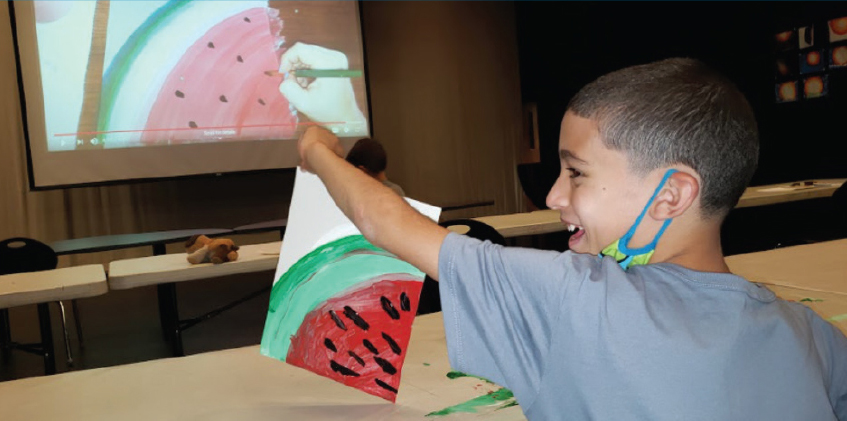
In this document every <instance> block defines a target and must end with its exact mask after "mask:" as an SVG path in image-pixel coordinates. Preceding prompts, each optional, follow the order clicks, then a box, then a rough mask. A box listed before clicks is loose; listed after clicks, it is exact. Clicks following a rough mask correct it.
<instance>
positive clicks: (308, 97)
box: [279, 42, 365, 123]
mask: <svg viewBox="0 0 847 421" xmlns="http://www.w3.org/2000/svg"><path fill="white" fill-rule="evenodd" d="M298 69H332V70H336V69H347V56H346V55H344V53H342V52H340V51H335V50H330V49H327V48H323V47H319V46H317V45H310V44H303V43H301V42H298V43H296V44H294V46H292V47H291V48H289V49H288V51H286V52H285V54H283V55H282V58H281V60H280V65H279V71H280V73H287V74H288V73H290V72H291V71H294V73H296V71H297V70H298ZM279 92H281V93H282V94H283V95H285V97H286V98H287V99H288V102H290V103H291V105H293V106H294V107H295V108H297V111H298V112H301V113H303V114H306V116H308V117H309V118H310V119H311V120H312V121H315V122H320V123H343V122H347V123H364V122H365V116H364V115H363V114H362V111H361V110H359V106H358V105H357V104H356V96H355V94H354V93H353V84H352V83H350V79H349V78H343V77H326V78H305V77H297V76H295V75H293V74H288V76H286V78H285V80H284V81H283V82H282V83H281V84H280V85H279Z"/></svg>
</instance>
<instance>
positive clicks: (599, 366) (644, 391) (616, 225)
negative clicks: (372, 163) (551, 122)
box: [299, 59, 847, 420]
mask: <svg viewBox="0 0 847 421" xmlns="http://www.w3.org/2000/svg"><path fill="white" fill-rule="evenodd" d="M757 136H758V135H757V131H756V126H755V119H754V117H753V113H752V111H751V109H750V107H749V105H748V103H747V101H746V100H745V99H744V97H743V95H742V94H741V93H740V92H738V90H737V89H736V88H735V87H734V86H733V85H732V84H731V83H730V82H728V81H726V80H725V79H723V78H722V77H720V76H719V75H717V74H715V73H713V72H712V71H710V70H709V69H707V68H706V67H705V66H703V65H702V64H701V63H699V62H697V61H694V60H688V59H670V60H665V61H660V62H656V63H651V64H647V65H641V66H634V67H629V68H626V69H623V70H619V71H617V72H613V73H611V74H609V75H606V76H603V77H601V78H599V79H598V80H596V81H594V82H592V83H591V84H589V85H587V86H586V87H585V88H583V89H582V90H581V91H580V92H579V93H578V94H577V95H576V97H575V98H573V100H572V101H571V103H570V105H569V109H568V111H567V113H566V114H565V117H564V119H563V120H562V127H561V134H560V140H559V149H560V150H559V153H560V158H561V164H562V174H561V176H560V177H559V179H558V180H557V182H556V184H555V185H554V187H553V188H552V190H551V191H550V194H549V195H548V198H547V203H548V206H550V207H551V208H553V209H557V210H559V212H560V213H561V219H562V223H564V224H567V225H568V228H569V229H570V230H571V231H574V232H575V233H574V234H573V235H572V236H571V239H570V243H569V244H570V248H571V251H568V252H565V253H556V252H548V251H537V250H528V249H518V248H504V247H500V246H495V245H492V244H490V243H481V242H479V241H477V240H474V239H471V238H466V237H464V236H461V235H457V234H454V233H448V232H447V231H446V230H444V229H443V228H440V227H439V226H437V225H435V224H434V223H432V222H431V221H429V220H428V219H426V218H425V217H423V216H421V215H419V214H417V213H416V212H414V211H413V210H412V209H411V208H410V207H408V206H407V205H406V204H405V203H404V202H403V201H402V200H400V199H399V198H397V197H396V195H394V194H393V193H391V192H390V191H389V190H388V189H386V188H384V186H382V185H381V184H379V183H377V182H375V181H374V180H372V179H370V178H368V177H364V176H363V175H362V174H361V173H360V172H359V171H357V170H356V169H355V168H353V167H351V166H349V165H346V164H344V163H343V160H341V159H340V158H338V157H337V156H336V154H335V153H334V152H333V150H337V146H336V145H337V140H336V139H335V137H334V136H332V135H331V134H330V133H328V132H326V131H323V130H319V129H317V130H316V129H310V130H309V131H308V132H306V134H305V135H304V136H303V138H301V141H300V145H299V148H300V154H301V157H302V158H303V164H304V167H305V168H306V169H307V170H309V171H313V172H315V173H317V174H318V175H319V176H320V177H321V179H322V180H323V181H324V182H325V183H326V185H327V188H328V189H329V192H330V193H331V194H332V196H333V198H334V199H335V201H336V203H337V204H338V205H339V207H340V208H341V209H342V210H343V211H344V212H345V213H346V214H347V215H348V216H349V217H350V218H351V220H353V222H354V223H355V224H356V225H357V226H358V227H359V228H360V229H361V231H362V233H363V234H364V235H365V236H366V237H367V238H368V239H369V240H370V241H372V242H373V243H374V244H375V245H377V246H380V247H383V248H385V249H386V250H388V251H390V252H392V253H395V254H396V255H398V256H399V257H400V258H402V259H404V260H407V261H409V262H410V263H412V264H414V265H415V266H417V267H419V268H420V269H422V270H423V271H425V272H426V273H427V274H429V275H430V276H431V277H432V278H434V279H439V280H440V283H441V301H442V306H443V311H444V325H445V331H446V335H447V345H448V351H449V356H450V362H451V364H452V365H453V367H454V368H455V369H457V370H461V371H466V372H469V373H473V374H476V375H480V376H483V377H487V378H490V379H491V380H493V381H496V382H498V383H500V384H502V385H504V386H506V387H509V388H511V389H512V390H513V392H514V394H515V396H516V397H517V399H518V403H520V405H521V407H522V409H523V411H524V413H525V415H526V416H527V418H529V419H544V420H552V419H574V420H577V419H600V420H621V419H645V420H664V419H666V420H680V419H685V420H727V419H738V420H758V419H762V420H776V419H779V420H834V419H847V339H846V338H845V337H844V335H843V334H841V332H839V331H838V330H837V329H835V328H834V327H833V326H832V325H830V324H829V323H827V322H826V321H824V320H822V319H821V318H820V317H818V316H817V315H815V314H814V313H813V312H812V311H811V310H809V309H808V308H806V307H803V306H802V305H800V304H794V303H786V302H784V301H781V300H778V299H776V298H775V296H774V294H773V293H772V292H771V291H770V290H768V289H766V288H764V287H760V286H757V285H756V284H753V283H750V282H747V281H746V280H744V279H742V278H740V277H738V276H735V275H732V274H731V273H729V269H728V268H727V266H726V264H725V263H724V260H723V256H722V253H721V249H720V224H721V221H722V220H723V218H724V217H725V216H726V214H727V213H728V212H729V211H730V210H731V209H732V208H733V206H734V205H735V204H736V202H737V201H738V198H739V197H740V196H741V193H742V192H743V191H744V188H745V186H746V184H747V182H748V181H749V180H750V177H751V175H752V173H753V171H754V169H755V165H756V160H757V158H756V157H757V154H758V139H757ZM671 221H673V223H671ZM618 240H620V241H618ZM659 240H661V241H659ZM598 256H601V257H598ZM647 261H649V264H644V263H646V262H647Z"/></svg>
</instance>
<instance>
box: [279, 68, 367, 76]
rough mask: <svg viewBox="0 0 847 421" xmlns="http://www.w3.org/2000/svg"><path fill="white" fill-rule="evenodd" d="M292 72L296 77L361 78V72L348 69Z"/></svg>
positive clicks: (299, 70)
mask: <svg viewBox="0 0 847 421" xmlns="http://www.w3.org/2000/svg"><path fill="white" fill-rule="evenodd" d="M293 72H294V76H297V77H314V78H318V77H362V71H361V70H348V69H298V70H294V71H293Z"/></svg>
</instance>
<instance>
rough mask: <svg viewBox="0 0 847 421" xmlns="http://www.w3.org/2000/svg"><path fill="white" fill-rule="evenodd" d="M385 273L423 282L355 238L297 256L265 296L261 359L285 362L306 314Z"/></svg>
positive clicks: (415, 272)
mask: <svg viewBox="0 0 847 421" xmlns="http://www.w3.org/2000/svg"><path fill="white" fill-rule="evenodd" d="M390 273H406V274H410V275H411V276H415V277H419V278H420V279H421V280H423V278H424V274H423V272H421V271H420V270H418V269H417V268H415V267H414V266H412V265H410V264H409V263H406V262H404V261H402V260H400V259H398V258H397V257H395V256H394V255H392V254H390V253H388V252H387V251H385V250H382V249H380V248H378V247H376V246H374V245H372V244H371V243H369V242H368V241H367V240H366V239H365V237H363V236H361V235H351V236H348V237H344V238H340V239H338V240H335V241H331V242H329V243H327V244H324V245H323V246H321V247H318V248H317V249H315V250H313V251H312V252H310V253H308V254H307V255H305V256H303V257H302V258H301V259H300V260H298V261H297V263H295V264H294V265H292V266H291V268H289V269H288V271H287V272H285V274H283V275H282V276H281V277H280V278H279V281H277V282H276V283H275V284H274V286H273V288H272V290H271V298H270V305H269V306H268V317H267V320H266V322H265V329H264V332H263V333H262V343H261V347H260V351H261V353H262V354H263V355H267V356H269V357H273V358H276V359H278V360H282V361H285V358H286V357H287V355H288V348H289V347H290V345H291V337H292V336H293V335H295V334H296V333H297V331H298V330H299V329H300V325H301V324H302V323H303V320H304V319H305V318H306V315H307V314H309V312H311V311H312V310H314V309H315V308H317V307H318V306H319V305H321V304H323V303H324V302H326V301H327V300H328V299H330V298H332V297H335V296H338V295H339V294H341V293H343V292H344V291H345V290H347V289H350V288H351V287H356V286H358V285H359V284H361V283H362V282H364V281H368V280H370V279H373V278H376V277H378V276H382V275H386V274H390Z"/></svg>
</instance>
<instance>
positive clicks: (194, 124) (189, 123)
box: [188, 121, 197, 129]
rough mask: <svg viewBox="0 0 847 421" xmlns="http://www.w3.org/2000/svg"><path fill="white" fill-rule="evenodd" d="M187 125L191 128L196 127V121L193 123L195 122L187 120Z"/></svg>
mask: <svg viewBox="0 0 847 421" xmlns="http://www.w3.org/2000/svg"><path fill="white" fill-rule="evenodd" d="M188 127H191V128H192V129H196V128H197V123H195V122H193V121H189V122H188Z"/></svg>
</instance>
